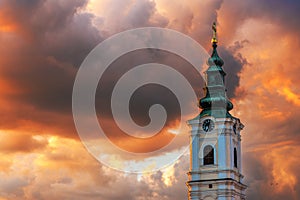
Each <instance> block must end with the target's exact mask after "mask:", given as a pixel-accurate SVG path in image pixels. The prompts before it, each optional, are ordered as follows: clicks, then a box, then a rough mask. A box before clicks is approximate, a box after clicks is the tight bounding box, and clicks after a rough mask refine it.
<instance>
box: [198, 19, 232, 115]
mask: <svg viewBox="0 0 300 200" xmlns="http://www.w3.org/2000/svg"><path fill="white" fill-rule="evenodd" d="M212 30H213V37H212V40H211V42H212V48H213V50H212V54H211V57H210V58H209V59H208V60H207V65H208V66H209V67H208V69H207V70H206V75H207V80H206V87H205V88H204V91H205V93H206V94H205V97H204V98H202V99H200V101H199V106H200V108H202V109H203V110H202V112H201V113H200V117H201V116H206V115H208V116H214V117H231V115H230V113H229V111H230V110H232V109H233V104H232V103H231V102H230V101H229V99H228V98H227V96H226V89H225V75H226V73H225V72H224V70H223V68H222V66H223V65H224V61H223V60H222V58H220V56H219V54H218V51H217V47H218V45H217V44H218V39H217V27H216V23H213V26H212Z"/></svg>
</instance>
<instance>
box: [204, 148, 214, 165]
mask: <svg viewBox="0 0 300 200" xmlns="http://www.w3.org/2000/svg"><path fill="white" fill-rule="evenodd" d="M203 156H204V158H203V164H204V165H213V164H214V148H212V146H210V145H208V146H206V147H204V149H203Z"/></svg>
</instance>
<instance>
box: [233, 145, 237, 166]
mask: <svg viewBox="0 0 300 200" xmlns="http://www.w3.org/2000/svg"><path fill="white" fill-rule="evenodd" d="M233 159H234V160H233V164H234V167H236V168H237V151H236V148H235V147H234V149H233Z"/></svg>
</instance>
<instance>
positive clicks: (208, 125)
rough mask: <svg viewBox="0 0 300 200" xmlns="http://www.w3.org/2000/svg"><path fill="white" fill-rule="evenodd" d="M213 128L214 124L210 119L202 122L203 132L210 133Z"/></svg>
mask: <svg viewBox="0 0 300 200" xmlns="http://www.w3.org/2000/svg"><path fill="white" fill-rule="evenodd" d="M214 127H215V125H214V122H213V121H212V120H211V119H206V120H204V122H203V125H202V128H203V130H204V131H205V132H208V131H212V130H213V129H214Z"/></svg>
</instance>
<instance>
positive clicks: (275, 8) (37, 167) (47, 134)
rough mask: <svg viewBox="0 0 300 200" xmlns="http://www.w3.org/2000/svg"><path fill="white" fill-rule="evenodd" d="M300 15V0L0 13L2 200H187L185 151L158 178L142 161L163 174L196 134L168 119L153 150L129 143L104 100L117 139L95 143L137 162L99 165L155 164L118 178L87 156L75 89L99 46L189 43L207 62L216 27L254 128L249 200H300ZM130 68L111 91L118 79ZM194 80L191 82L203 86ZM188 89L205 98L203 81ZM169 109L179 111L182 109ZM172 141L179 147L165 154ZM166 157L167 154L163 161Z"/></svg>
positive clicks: (230, 77) (157, 0)
mask: <svg viewBox="0 0 300 200" xmlns="http://www.w3.org/2000/svg"><path fill="white" fill-rule="evenodd" d="M299 9H300V3H299V2H298V1H293V0H288V1H280V0H274V1H273V0H272V1H260V0H246V1H234V0H228V1H219V0H214V1H211V0H202V1H197V0H188V1H172V2H171V1H167V0H103V1H96V0H90V1H89V0H77V1H73V0H36V1H20V2H18V1H12V0H3V1H0V107H1V108H0V200H23V199H25V200H40V199H44V200H50V199H51V200H52V199H67V200H68V199H76V200H86V199H88V200H89V199H91V200H94V199H100V200H113V199H122V200H171V199H172V200H182V199H187V188H186V184H185V182H186V181H187V175H186V172H187V171H188V169H189V156H188V151H185V153H183V155H182V156H181V157H180V158H178V160H175V161H174V162H173V163H172V164H171V165H168V164H169V163H166V164H165V165H164V168H162V169H160V170H158V171H156V172H153V173H149V171H151V170H152V169H154V168H155V167H156V166H157V163H156V162H153V160H151V159H148V160H147V158H145V157H142V156H141V155H140V154H139V153H141V154H142V153H145V152H149V151H151V152H152V151H153V155H154V157H156V158H157V160H158V161H157V160H156V161H157V162H159V161H161V162H162V163H163V162H164V161H165V160H167V159H168V158H170V157H172V155H173V154H172V153H174V152H177V151H179V150H178V149H180V150H182V151H183V150H185V147H186V146H185V143H186V141H188V139H189V134H188V132H187V131H188V130H186V128H185V129H184V130H181V129H179V128H178V121H177V120H178V116H177V115H176V113H175V112H174V113H175V114H174V113H171V114H170V118H169V120H170V122H168V123H167V124H166V126H165V127H164V129H162V132H161V134H156V135H154V136H153V137H149V138H148V139H145V137H144V138H142V139H141V138H134V137H131V136H129V135H125V134H124V135H121V134H118V132H117V131H116V130H117V129H116V127H115V126H113V125H111V124H112V121H111V118H109V117H107V116H108V114H107V112H106V111H102V110H97V109H98V108H97V106H98V105H104V103H103V98H102V96H101V94H97V95H99V97H98V96H96V98H95V99H96V104H97V105H96V106H95V108H96V110H97V114H98V117H99V116H100V117H99V118H101V119H103V121H102V123H103V124H105V125H106V128H107V129H106V130H107V132H108V133H109V134H108V135H107V136H106V137H103V138H99V140H97V141H96V140H95V141H96V142H99V144H102V141H103V140H107V139H108V141H109V143H113V144H115V145H116V146H117V148H120V149H122V150H124V152H126V151H128V152H130V153H132V152H133V154H132V155H131V156H128V155H127V154H126V153H127V152H126V153H124V154H122V155H120V154H118V153H117V151H116V150H115V149H112V148H110V147H109V146H108V145H107V146H105V145H103V146H101V150H105V152H108V153H109V154H110V156H107V155H104V154H101V151H99V152H100V153H99V155H98V156H99V157H101V156H102V157H105V159H106V160H107V161H108V162H111V163H113V164H114V165H115V166H119V168H122V167H123V168H125V169H129V167H130V166H132V167H134V166H138V165H141V164H140V163H141V162H142V161H144V162H145V163H147V165H146V164H145V165H143V166H145V169H144V171H145V173H141V174H130V173H127V172H122V171H119V170H115V169H111V168H109V167H107V165H105V164H103V163H101V162H99V161H98V160H97V159H96V158H94V157H93V156H92V155H91V154H90V153H89V151H88V149H87V148H86V147H85V146H84V144H83V143H82V142H81V140H80V137H79V135H78V134H77V131H76V127H75V125H74V121H73V115H72V90H73V83H74V80H75V76H76V73H77V71H78V69H79V67H80V65H81V63H82V62H83V60H84V59H85V57H86V56H87V55H88V53H89V52H90V51H91V50H92V49H93V48H94V47H95V46H96V45H97V44H99V43H100V42H102V41H103V40H105V39H106V38H108V37H110V36H112V35H114V34H116V33H119V32H121V31H125V30H129V29H133V28H141V27H162V28H168V29H174V30H176V31H180V32H182V33H184V34H186V35H188V36H190V37H191V38H193V39H194V40H196V41H197V42H199V43H200V44H201V45H202V46H203V47H204V48H205V49H206V50H207V51H208V53H209V54H210V53H211V44H210V40H211V24H212V22H213V21H216V22H217V24H218V27H219V33H218V34H219V47H218V48H219V50H218V51H219V54H220V57H222V59H223V60H224V62H225V65H224V71H225V72H226V74H227V76H226V81H225V83H226V84H227V85H226V87H227V90H228V91H227V95H228V97H229V98H230V99H231V100H232V102H233V104H234V109H233V110H232V111H231V113H232V114H234V115H236V116H237V117H239V118H240V119H241V121H242V123H243V124H244V125H245V128H244V130H243V132H242V149H243V152H242V159H243V174H244V175H245V183H246V184H247V185H248V189H247V193H246V195H247V199H249V200H259V199H272V200H281V199H286V200H297V199H300V186H299V180H300V172H299V169H298V168H299V165H300V156H299V153H298V152H299V151H300V142H299V141H300V136H299V131H300V123H299V119H300V79H299V70H300V58H299V55H300V39H299V35H300V26H299V19H300V15H299ZM141 58H143V57H142V56H141ZM141 58H140V59H141ZM134 59H138V58H136V57H134V58H133V57H129V58H128V59H127V63H129V64H132V63H133V60H134ZM167 59H168V58H167ZM123 64H124V63H121V64H120V63H119V65H120V66H117V68H116V69H118V70H116V71H113V72H112V73H111V74H109V75H107V77H106V78H107V80H106V81H107V82H105V83H109V82H110V81H111V80H113V79H114V78H115V77H117V75H118V73H119V71H121V70H123V68H122V67H123ZM188 70H189V68H187V69H186V76H187V77H188V76H191V77H193V78H195V77H194V74H193V73H194V72H193V71H188ZM191 80H192V81H191V84H194V85H195V88H196V90H197V92H198V93H199V96H200V97H201V95H202V94H203V93H202V85H201V81H203V80H198V79H196V80H195V79H191ZM174 85H176V81H174ZM101 86H102V85H101V84H99V86H98V87H99V88H100V87H101ZM105 86H106V85H105ZM178 87H180V86H178ZM99 88H98V89H99ZM142 94H145V92H144V93H142ZM149 94H150V95H149V96H144V97H143V96H142V95H141V96H142V97H140V96H138V97H139V98H140V99H142V101H143V102H142V103H141V102H139V103H138V105H137V107H134V108H133V112H132V113H133V114H132V113H131V114H132V116H133V118H134V119H135V122H137V124H138V125H140V126H144V125H147V124H148V123H149V113H148V112H145V110H147V109H144V107H143V105H144V104H145V105H146V103H148V104H151V103H152V104H153V102H154V103H157V102H156V100H157V99H156V98H157V97H158V96H159V95H157V93H156V91H154V92H153V91H151V92H150V93H149ZM160 94H161V93H160ZM162 94H163V95H161V97H162V98H166V99H167V100H168V101H167V102H169V99H168V98H169V97H166V95H165V93H164V91H163V92H162ZM103 95H104V96H105V97H106V96H109V95H110V94H106V93H104V94H103ZM147 95H148V93H147ZM155 95H157V96H155ZM153 99H154V100H153ZM152 100H153V101H152ZM172 103H173V102H172ZM172 103H171V102H170V110H171V111H174V110H175V109H174V107H175V106H174V105H177V104H175V103H174V104H172ZM197 104H198V102H194V104H193V105H196V106H197ZM105 105H106V104H105ZM147 106H148V105H147ZM106 107H110V105H108V106H106ZM147 108H148V107H147ZM147 111H148V110H147ZM87 123H89V122H88V121H87ZM88 134H89V133H88ZM147 134H148V133H145V134H144V135H143V136H145V135H146V136H147ZM174 138H177V140H176V141H175V144H173V146H172V145H171V146H167V144H169V143H170V141H173V139H174ZM103 144H104V143H103ZM165 146H167V147H166V150H165V151H163V152H162V153H160V152H157V151H156V150H157V149H160V148H162V147H165ZM175 147H176V148H175ZM187 150H188V149H187ZM135 151H138V153H137V154H134V152H135ZM132 158H134V159H135V160H134V161H132ZM128 166H129V167H128ZM125 171H126V170H125ZM128 171H130V170H128Z"/></svg>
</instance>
